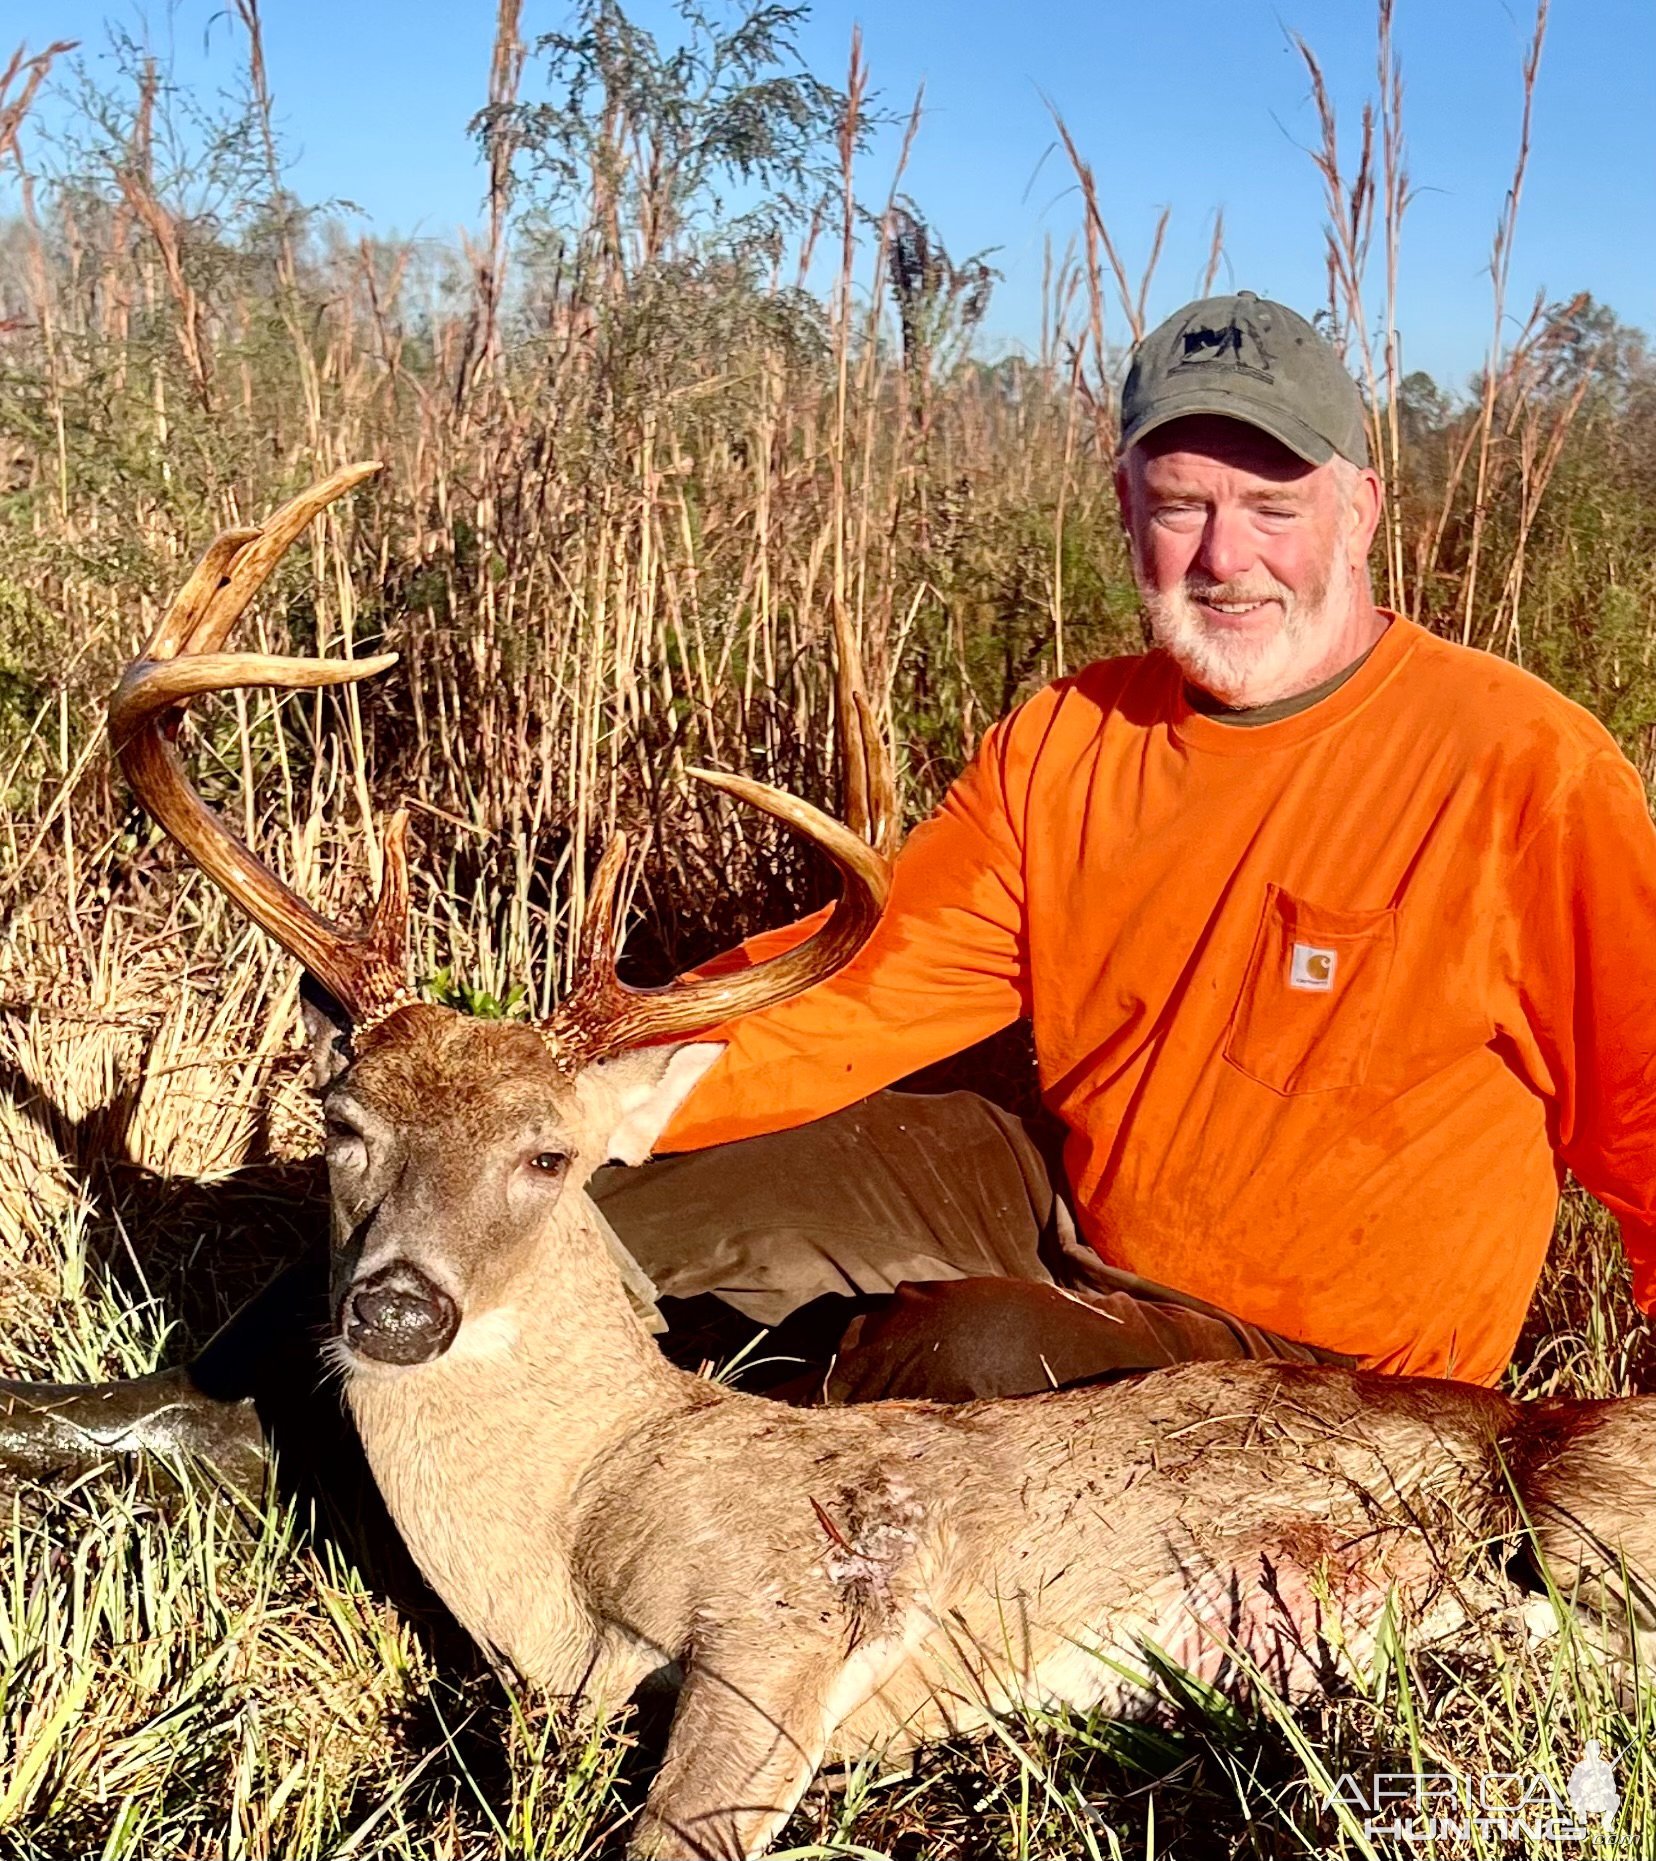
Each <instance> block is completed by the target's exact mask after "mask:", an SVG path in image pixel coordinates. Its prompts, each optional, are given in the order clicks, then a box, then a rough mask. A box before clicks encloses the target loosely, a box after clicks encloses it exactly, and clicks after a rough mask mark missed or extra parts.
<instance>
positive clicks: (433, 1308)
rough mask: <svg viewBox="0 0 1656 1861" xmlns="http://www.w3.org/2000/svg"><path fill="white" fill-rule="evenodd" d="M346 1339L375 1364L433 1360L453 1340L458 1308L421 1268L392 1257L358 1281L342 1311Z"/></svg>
mask: <svg viewBox="0 0 1656 1861" xmlns="http://www.w3.org/2000/svg"><path fill="white" fill-rule="evenodd" d="M340 1321H341V1322H340V1327H339V1328H340V1332H341V1334H342V1335H343V1337H344V1339H345V1342H346V1343H347V1344H348V1345H349V1346H350V1347H351V1349H352V1350H353V1351H356V1352H357V1353H358V1354H359V1355H361V1356H363V1357H372V1358H373V1359H374V1361H375V1362H376V1363H429V1362H430V1361H431V1359H432V1358H433V1357H441V1356H442V1354H443V1352H444V1351H446V1350H447V1349H448V1347H449V1346H450V1345H451V1344H452V1343H453V1342H454V1334H455V1332H456V1331H458V1330H459V1328H460V1313H459V1311H458V1309H457V1308H456V1306H455V1303H454V1301H453V1300H452V1299H451V1298H450V1297H449V1296H448V1294H447V1293H446V1292H444V1291H443V1290H442V1289H441V1288H440V1287H438V1286H434V1285H433V1284H432V1283H431V1281H430V1280H429V1279H427V1278H426V1276H425V1275H424V1274H423V1273H422V1272H421V1271H420V1270H419V1268H418V1267H414V1266H410V1265H409V1264H408V1262H407V1261H406V1260H393V1261H392V1262H391V1264H390V1265H389V1266H384V1267H381V1268H380V1269H379V1271H378V1272H377V1273H371V1274H370V1275H369V1276H368V1278H367V1279H365V1280H360V1281H358V1283H357V1284H356V1285H355V1286H353V1287H352V1288H351V1290H350V1292H349V1293H347V1295H346V1297H345V1308H344V1311H343V1312H342V1313H341V1314H340Z"/></svg>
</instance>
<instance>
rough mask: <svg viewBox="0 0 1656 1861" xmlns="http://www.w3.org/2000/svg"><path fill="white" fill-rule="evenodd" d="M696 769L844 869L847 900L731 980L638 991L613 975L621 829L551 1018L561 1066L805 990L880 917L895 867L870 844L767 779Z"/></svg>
mask: <svg viewBox="0 0 1656 1861" xmlns="http://www.w3.org/2000/svg"><path fill="white" fill-rule="evenodd" d="M690 773H691V774H692V775H693V776H695V777H696V778H697V779H698V780H699V781H703V782H708V783H711V784H712V786H713V787H714V788H722V789H723V790H724V791H725V793H726V794H728V795H734V796H735V797H736V798H737V800H739V801H745V802H747V803H748V804H749V806H751V807H755V808H760V809H763V811H764V812H765V813H766V814H772V815H774V816H775V817H776V818H777V820H779V821H784V822H786V823H787V825H788V826H789V827H791V828H793V830H794V831H795V832H796V833H799V834H802V835H804V837H805V838H806V839H807V840H814V841H815V842H816V843H817V845H818V846H820V847H821V848H822V849H823V851H824V852H825V853H826V854H827V855H828V857H829V858H830V859H831V860H833V862H834V864H835V865H836V866H838V867H839V869H840V876H841V878H842V880H843V885H842V888H841V891H840V895H839V898H838V899H837V900H836V901H835V904H834V909H833V911H832V912H831V913H830V914H829V918H828V921H827V923H826V924H823V925H822V926H821V927H820V928H819V929H818V930H816V931H815V932H814V933H813V934H812V935H811V936H810V937H808V938H807V939H806V940H805V942H804V943H802V944H799V945H797V946H796V947H795V948H794V949H792V950H785V951H784V952H783V953H782V954H781V955H780V956H773V957H772V958H770V960H769V961H768V962H764V963H756V964H754V965H753V967H752V968H751V969H744V970H739V971H738V972H736V973H735V974H734V975H729V976H706V977H702V978H701V979H699V980H697V981H695V982H687V981H685V980H684V979H683V978H680V979H679V980H677V981H675V982H669V983H667V984H666V985H665V986H664V987H662V988H657V989H635V988H631V987H629V986H628V985H627V984H626V983H624V982H623V981H622V980H621V979H620V977H619V976H617V975H616V973H615V958H616V949H617V932H616V924H615V895H616V891H617V889H618V887H619V886H620V883H621V874H622V871H623V870H624V868H625V866H626V862H627V843H626V841H625V839H624V838H623V837H622V836H621V835H619V834H617V835H615V836H614V837H613V838H612V839H611V841H610V843H609V845H608V846H607V847H605V848H604V857H603V858H602V859H601V860H600V861H599V862H598V870H597V872H596V873H595V874H594V875H593V881H592V898H591V902H590V903H589V904H588V906H587V912H586V917H585V919H584V921H583V922H582V925H581V948H580V953H579V957H578V966H579V976H580V979H579V981H578V982H577V983H576V985H575V989H574V991H573V992H572V993H571V994H570V995H568V996H566V997H565V999H564V1000H563V1001H561V1002H559V1004H558V1006H557V1007H556V1008H555V1009H554V1010H553V1012H552V1017H551V1019H550V1020H549V1021H547V1022H545V1023H544V1024H543V1026H544V1030H545V1032H546V1034H547V1036H548V1039H549V1040H550V1043H551V1045H552V1049H553V1051H554V1053H556V1055H557V1056H558V1059H559V1062H560V1063H561V1064H562V1065H563V1066H564V1067H565V1069H566V1070H568V1071H570V1072H574V1071H576V1070H578V1069H579V1068H580V1067H582V1066H584V1065H586V1064H587V1063H588V1062H589V1061H591V1060H595V1059H597V1058H599V1057H600V1056H601V1055H603V1054H606V1053H620V1052H621V1051H623V1050H624V1049H625V1048H628V1047H641V1046H645V1045H648V1044H650V1043H653V1042H655V1041H659V1040H666V1039H668V1038H669V1037H670V1036H672V1035H675V1034H680V1035H689V1034H698V1033H700V1032H702V1030H703V1029H705V1028H710V1027H712V1026H714V1025H715V1024H716V1023H718V1022H720V1021H729V1020H732V1019H733V1018H734V1017H735V1016H737V1015H742V1014H752V1013H753V1011H754V1010H755V1009H758V1008H768V1007H770V1006H771V1005H772V1004H773V1003H775V1002H784V1001H786V1000H787V999H788V998H789V996H792V995H799V994H802V993H803V992H804V991H805V990H806V989H808V988H811V987H813V986H814V985H815V984H816V983H818V982H824V981H826V980H827V978H828V977H829V976H831V975H833V973H834V971H835V970H837V969H840V968H843V967H844V965H845V964H846V963H848V962H850V960H851V958H852V957H853V956H855V955H856V953H857V951H858V950H860V949H861V948H862V946H863V944H864V943H866V942H867V941H868V938H869V935H870V933H871V932H872V931H873V929H874V926H875V925H876V924H878V923H879V921H880V913H881V911H882V910H883V909H884V908H885V901H886V894H887V892H888V891H889V890H890V886H891V870H890V867H889V866H888V865H887V863H886V860H885V859H884V857H883V856H882V855H881V854H879V853H877V852H876V851H875V850H874V848H873V847H871V846H870V845H869V844H868V842H867V841H866V840H863V839H862V838H860V837H859V836H858V835H857V834H854V833H853V832H852V831H851V829H850V828H849V827H843V826H841V824H840V823H839V822H838V821H836V820H834V819H833V818H832V817H831V816H829V815H826V814H824V813H823V812H822V810H821V809H820V808H813V807H812V806H811V804H810V803H809V802H808V801H801V800H799V799H798V798H797V797H796V796H793V795H786V794H784V793H783V792H782V791H781V790H780V789H776V788H770V787H767V786H766V784H765V783H763V782H750V781H748V780H747V778H746V777H745V776H739V775H721V774H718V773H717V772H715V771H714V770H711V769H692V770H691V771H690Z"/></svg>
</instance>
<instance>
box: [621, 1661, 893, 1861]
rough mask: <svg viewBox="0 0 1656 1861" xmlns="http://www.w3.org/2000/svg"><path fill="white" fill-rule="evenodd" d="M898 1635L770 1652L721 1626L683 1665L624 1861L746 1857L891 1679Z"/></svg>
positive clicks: (737, 1860) (764, 1842)
mask: <svg viewBox="0 0 1656 1861" xmlns="http://www.w3.org/2000/svg"><path fill="white" fill-rule="evenodd" d="M902 1655H903V1644H902V1641H901V1638H900V1637H892V1638H890V1639H887V1640H882V1641H881V1642H879V1643H874V1644H870V1645H867V1646H864V1647H862V1648H859V1649H857V1650H856V1651H855V1652H853V1653H851V1654H850V1655H846V1654H844V1653H842V1652H841V1651H840V1650H839V1649H838V1648H833V1649H831V1650H826V1651H824V1650H820V1649H812V1650H810V1651H808V1652H806V1653H803V1654H802V1653H800V1652H798V1651H786V1650H782V1651H779V1650H777V1648H776V1646H775V1643H774V1641H771V1642H770V1643H769V1644H767V1642H766V1639H765V1637H764V1635H763V1633H762V1632H761V1631H760V1630H759V1629H758V1628H757V1627H755V1628H754V1629H753V1631H752V1633H751V1636H749V1635H747V1634H742V1635H740V1636H738V1634H737V1632H736V1631H735V1630H734V1628H728V1627H727V1628H726V1629H724V1630H723V1631H722V1632H721V1633H720V1635H719V1637H718V1639H717V1640H715V1641H713V1642H711V1643H710V1644H708V1645H705V1646H703V1647H699V1648H698V1649H697V1650H696V1651H695V1652H694V1653H693V1654H692V1655H691V1657H690V1660H689V1662H688V1664H687V1666H686V1669H685V1678H684V1686H683V1688H682V1690H681V1692H680V1694H679V1705H678V1711H677V1713H676V1714H675V1715H674V1718H673V1726H672V1731H671V1733H670V1734H669V1736H668V1740H667V1753H666V1757H665V1758H664V1759H663V1761H662V1766H661V1769H660V1771H659V1772H658V1773H657V1775H656V1780H655V1783H654V1784H653V1785H652V1787H651V1789H650V1795H649V1800H648V1801H647V1802H646V1804H645V1806H644V1813H643V1816H642V1817H641V1819H640V1822H639V1826H638V1830H637V1832H636V1833H635V1835H634V1836H633V1840H632V1844H631V1846H630V1847H629V1848H628V1850H627V1852H628V1855H629V1856H630V1857H631V1858H632V1861H749V1857H752V1856H757V1855H762V1854H763V1853H764V1852H765V1851H766V1849H767V1848H768V1847H769V1846H770V1844H771V1842H772V1841H773V1840H774V1839H775V1837H776V1834H777V1832H778V1831H779V1830H780V1829H781V1827H782V1825H783V1824H784V1823H785V1822H786V1821H787V1819H788V1817H789V1816H790V1815H791V1814H792V1813H793V1810H794V1808H795V1806H796V1805H797V1803H798V1802H799V1799H800V1798H801V1797H802V1796H803V1795H804V1794H805V1791H806V1789H807V1787H808V1786H809V1784H810V1781H811V1779H812V1777H813V1776H815V1774H816V1771H817V1767H818V1766H819V1765H820V1764H821V1762H822V1759H823V1754H824V1752H825V1750H826V1748H827V1743H828V1739H829V1737H830V1736H831V1735H832V1733H833V1731H834V1729H835V1727H836V1726H837V1725H838V1724H839V1723H840V1722H841V1721H842V1720H843V1719H845V1717H846V1716H847V1715H848V1714H849V1713H850V1712H852V1711H853V1710H854V1709H855V1708H856V1707H857V1706H859V1705H860V1704H861V1703H862V1702H863V1700H864V1699H866V1698H867V1697H868V1695H869V1694H870V1693H871V1692H873V1691H874V1690H875V1689H876V1688H877V1687H879V1686H880V1685H881V1684H883V1682H884V1681H885V1680H887V1679H888V1678H889V1677H890V1674H891V1672H892V1671H893V1670H894V1669H895V1667H896V1666H897V1665H898V1663H899V1662H900V1661H901V1659H902Z"/></svg>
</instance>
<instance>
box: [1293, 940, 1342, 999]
mask: <svg viewBox="0 0 1656 1861" xmlns="http://www.w3.org/2000/svg"><path fill="white" fill-rule="evenodd" d="M1338 961H1339V952H1338V951H1336V950H1324V949H1322V948H1321V947H1320V946H1319V945H1317V944H1314V943H1296V944H1295V945H1294V958H1293V961H1292V962H1291V963H1290V964H1289V966H1288V986H1289V987H1290V988H1293V989H1310V990H1312V991H1313V992H1314V993H1316V994H1319V995H1322V994H1326V993H1327V992H1328V990H1330V989H1331V988H1333V986H1334V967H1335V964H1336V963H1337V962H1338Z"/></svg>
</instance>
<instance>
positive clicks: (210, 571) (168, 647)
mask: <svg viewBox="0 0 1656 1861" xmlns="http://www.w3.org/2000/svg"><path fill="white" fill-rule="evenodd" d="M258 536H259V533H258V531H257V530H221V531H220V532H219V534H218V535H217V536H215V537H214V538H213V540H212V542H210V543H209V544H208V545H207V549H206V553H205V554H204V555H203V556H202V558H201V560H200V561H199V562H198V563H197V564H196V565H195V567H194V568H193V569H191V571H190V577H189V580H188V581H186V582H185V584H184V586H183V587H182V588H180V589H179V591H178V593H177V594H175V595H174V596H173V598H172V600H171V601H170V602H169V603H168V606H167V611H166V613H165V614H163V615H162V617H161V619H160V621H159V622H158V623H157V624H156V629H155V632H154V633H153V634H152V635H151V636H150V641H149V644H148V645H147V646H146V647H145V648H144V651H143V654H142V657H143V658H145V659H157V660H160V659H173V658H176V657H177V655H178V654H179V653H180V652H188V651H189V650H190V648H191V644H192V637H193V635H194V632H195V629H196V627H197V626H198V624H199V623H200V619H201V613H202V610H203V609H204V608H205V607H206V605H207V603H208V602H209V601H211V600H212V598H213V596H214V595H215V594H216V593H217V592H218V587H219V584H220V583H221V582H222V581H223V580H224V577H225V576H226V574H227V573H228V572H229V569H230V565H231V564H232V563H233V562H234V561H235V559H236V557H237V556H238V555H240V553H241V552H242V550H244V549H245V548H246V547H247V545H248V544H249V543H253V542H256V541H257V540H258Z"/></svg>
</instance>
